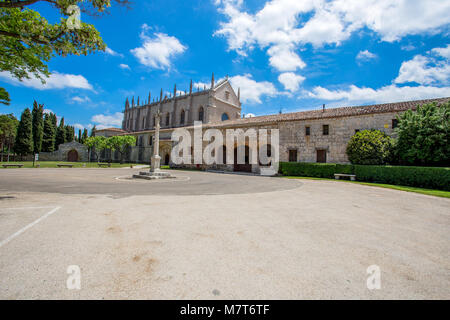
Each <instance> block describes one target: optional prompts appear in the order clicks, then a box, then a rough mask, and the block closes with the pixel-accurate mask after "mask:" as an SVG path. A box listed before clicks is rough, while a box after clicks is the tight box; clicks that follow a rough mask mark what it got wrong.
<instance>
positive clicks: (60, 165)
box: [57, 163, 73, 168]
mask: <svg viewBox="0 0 450 320" xmlns="http://www.w3.org/2000/svg"><path fill="white" fill-rule="evenodd" d="M57 166H58V168H64V167H67V168H72V167H73V164H65V163H64V164H62V163H60V164H57Z"/></svg>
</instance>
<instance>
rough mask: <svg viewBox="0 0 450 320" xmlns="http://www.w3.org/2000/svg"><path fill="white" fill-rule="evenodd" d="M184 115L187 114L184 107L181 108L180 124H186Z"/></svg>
mask: <svg viewBox="0 0 450 320" xmlns="http://www.w3.org/2000/svg"><path fill="white" fill-rule="evenodd" d="M184 116H185V112H184V109H183V110H181V114H180V124H184Z"/></svg>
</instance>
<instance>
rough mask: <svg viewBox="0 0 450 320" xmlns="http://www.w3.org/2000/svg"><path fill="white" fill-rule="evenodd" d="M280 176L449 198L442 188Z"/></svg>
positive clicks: (288, 177) (449, 194)
mask: <svg viewBox="0 0 450 320" xmlns="http://www.w3.org/2000/svg"><path fill="white" fill-rule="evenodd" d="M282 178H287V179H307V180H330V181H336V182H346V183H356V184H362V185H365V186H372V187H380V188H387V189H394V190H401V191H407V192H416V193H421V194H426V195H429V196H436V197H443V198H450V191H444V190H433V189H424V188H416V187H407V186H396V185H392V184H383V183H371V182H361V181H349V180H342V179H341V180H335V179H326V178H314V177H294V176H283V177H282Z"/></svg>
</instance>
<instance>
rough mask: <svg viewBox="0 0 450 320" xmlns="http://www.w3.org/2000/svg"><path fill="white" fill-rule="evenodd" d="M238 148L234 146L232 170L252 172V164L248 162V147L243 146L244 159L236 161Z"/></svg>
mask: <svg viewBox="0 0 450 320" xmlns="http://www.w3.org/2000/svg"><path fill="white" fill-rule="evenodd" d="M238 148H239V147H236V148H234V171H238V172H252V165H251V164H250V148H249V147H248V146H245V157H244V159H245V161H244V163H238V156H237V155H238Z"/></svg>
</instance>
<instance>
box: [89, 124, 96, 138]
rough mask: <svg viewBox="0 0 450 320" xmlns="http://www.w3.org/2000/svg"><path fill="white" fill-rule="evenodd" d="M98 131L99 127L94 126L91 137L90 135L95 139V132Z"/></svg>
mask: <svg viewBox="0 0 450 320" xmlns="http://www.w3.org/2000/svg"><path fill="white" fill-rule="evenodd" d="M96 130H97V127H96V126H95V124H94V126H93V127H92V129H91V135H90V137H95V131H96Z"/></svg>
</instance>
